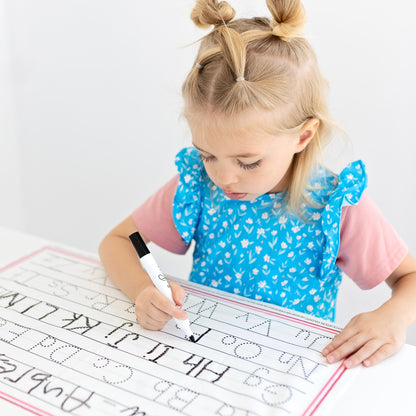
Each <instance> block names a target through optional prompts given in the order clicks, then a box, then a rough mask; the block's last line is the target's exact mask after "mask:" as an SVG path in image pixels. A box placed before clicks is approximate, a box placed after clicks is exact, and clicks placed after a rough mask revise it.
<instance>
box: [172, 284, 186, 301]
mask: <svg viewBox="0 0 416 416" xmlns="http://www.w3.org/2000/svg"><path fill="white" fill-rule="evenodd" d="M169 286H170V288H171V289H172V297H173V300H174V301H175V303H176V304H177V305H179V306H182V305H183V303H184V302H185V290H184V288H183V287H182V286H180V285H178V284H177V283H175V282H172V281H169Z"/></svg>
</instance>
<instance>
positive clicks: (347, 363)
mask: <svg viewBox="0 0 416 416" xmlns="http://www.w3.org/2000/svg"><path fill="white" fill-rule="evenodd" d="M344 366H345V368H350V367H352V361H350V360H347V361H345V363H344Z"/></svg>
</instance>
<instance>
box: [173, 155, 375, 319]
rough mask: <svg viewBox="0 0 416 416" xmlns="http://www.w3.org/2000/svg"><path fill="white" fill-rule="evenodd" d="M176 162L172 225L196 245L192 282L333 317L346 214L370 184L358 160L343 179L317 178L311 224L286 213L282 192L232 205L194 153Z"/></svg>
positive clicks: (325, 174)
mask: <svg viewBox="0 0 416 416" xmlns="http://www.w3.org/2000/svg"><path fill="white" fill-rule="evenodd" d="M175 162H176V166H177V168H178V171H179V184H178V188H177V191H176V194H175V197H174V202H173V219H174V222H175V226H176V228H177V230H178V231H179V233H180V235H181V236H182V238H183V239H184V241H185V243H186V244H189V243H190V242H191V241H192V240H195V250H194V253H193V268H192V271H191V275H190V280H192V281H194V282H197V283H202V284H204V285H207V286H212V287H216V288H218V289H221V290H224V291H227V292H232V293H236V294H239V295H242V296H246V297H249V298H253V299H257V300H262V301H265V302H271V303H274V304H276V305H280V306H284V307H287V308H291V309H295V310H297V311H301V312H305V313H309V314H312V315H315V316H317V317H320V318H324V319H329V320H334V319H335V303H336V296H337V292H338V287H339V285H340V283H341V278H342V273H341V270H340V269H339V268H338V266H337V265H336V263H335V261H336V258H337V254H338V249H339V243H340V220H341V208H342V206H344V205H355V204H357V203H358V201H359V200H360V198H361V195H362V193H363V191H364V189H365V188H366V186H367V175H366V172H365V166H364V164H363V163H362V162H361V161H357V162H353V163H352V164H350V165H349V166H347V167H346V168H345V169H344V170H343V171H342V172H341V173H340V175H339V176H338V175H335V174H333V173H331V172H329V171H328V170H326V169H324V168H321V169H320V170H319V171H318V172H317V173H316V174H315V175H314V177H313V179H312V180H311V181H310V183H309V185H310V186H311V191H308V197H309V199H311V200H312V201H314V202H315V203H317V205H319V207H311V206H309V205H308V206H305V207H304V209H305V213H306V215H307V218H308V220H304V219H302V218H300V217H299V216H296V215H294V214H291V213H290V212H288V210H287V208H286V203H285V199H284V193H275V194H264V195H262V196H260V197H258V198H256V199H255V200H253V201H240V200H233V199H229V198H228V197H226V196H225V195H224V193H223V192H222V190H221V189H219V188H217V187H216V186H215V185H214V184H213V183H212V182H211V180H210V179H209V177H208V176H207V174H206V172H205V168H204V165H203V162H202V160H201V158H200V155H199V152H198V151H197V150H196V149H195V148H193V147H189V148H185V149H183V150H181V151H180V152H179V153H178V155H177V157H176V161H175ZM314 205H315V204H314Z"/></svg>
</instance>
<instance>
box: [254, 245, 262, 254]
mask: <svg viewBox="0 0 416 416" xmlns="http://www.w3.org/2000/svg"><path fill="white" fill-rule="evenodd" d="M255 250H256V253H257V254H260V251H261V250H262V248H261V247H260V246H256V248H255Z"/></svg>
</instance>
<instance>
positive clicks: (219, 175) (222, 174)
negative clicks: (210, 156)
mask: <svg viewBox="0 0 416 416" xmlns="http://www.w3.org/2000/svg"><path fill="white" fill-rule="evenodd" d="M215 173H216V183H217V185H219V186H220V187H221V188H227V187H228V186H230V185H233V184H236V183H237V182H238V175H237V172H235V170H234V169H233V168H232V167H225V166H223V167H221V166H218V169H216V172H215Z"/></svg>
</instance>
